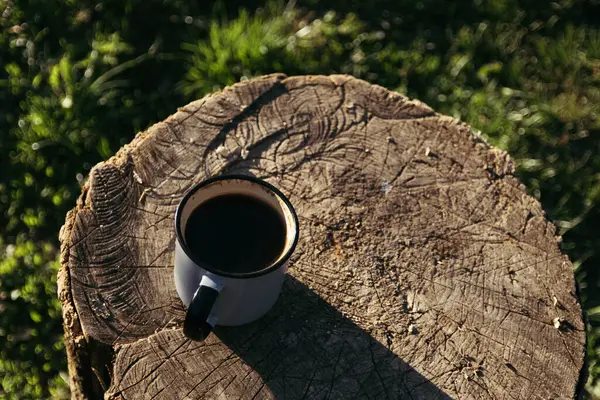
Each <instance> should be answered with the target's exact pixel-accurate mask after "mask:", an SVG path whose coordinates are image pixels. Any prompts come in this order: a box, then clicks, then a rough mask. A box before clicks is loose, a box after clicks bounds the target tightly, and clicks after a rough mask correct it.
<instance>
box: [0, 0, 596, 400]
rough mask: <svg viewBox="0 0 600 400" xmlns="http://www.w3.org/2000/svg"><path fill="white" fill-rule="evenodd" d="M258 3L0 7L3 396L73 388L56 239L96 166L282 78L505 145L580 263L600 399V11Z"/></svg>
mask: <svg viewBox="0 0 600 400" xmlns="http://www.w3.org/2000/svg"><path fill="white" fill-rule="evenodd" d="M245 4H246V7H248V8H247V10H241V11H240V10H238V6H237V5H236V4H235V3H232V2H228V3H226V4H225V3H218V4H216V5H214V7H213V6H208V7H207V6H206V5H205V4H204V5H199V4H196V3H190V2H187V1H183V0H165V1H162V2H153V3H150V2H144V1H141V0H127V1H116V0H110V1H104V2H101V3H100V2H97V1H80V0H68V1H62V2H61V1H57V0H52V1H50V0H47V1H43V0H30V1H24V0H12V1H8V0H0V105H1V112H0V226H2V227H3V228H2V230H1V232H0V310H2V312H1V313H0V398H8V399H13V398H14V399H17V398H18V399H21V398H24V399H27V398H31V399H37V398H47V397H50V396H53V397H56V398H64V397H65V396H67V392H66V386H65V383H64V379H62V378H61V376H64V375H65V372H64V371H66V361H65V356H64V350H63V345H62V341H61V335H62V328H61V321H60V310H59V307H60V305H59V303H58V301H57V299H56V282H55V281H56V279H55V276H56V270H57V268H58V262H57V257H58V255H57V248H58V240H57V232H58V230H59V228H60V226H61V224H62V222H63V221H64V216H65V213H66V212H67V211H68V210H69V209H70V208H71V207H72V206H73V205H74V202H75V198H76V197H77V195H78V193H79V191H80V185H81V184H82V183H83V181H84V179H85V176H86V174H87V172H88V171H89V169H90V168H91V166H93V165H94V164H95V163H96V162H98V161H100V160H103V159H106V158H107V157H109V156H110V155H112V154H113V153H114V152H115V151H116V150H117V149H118V148H119V147H120V146H122V145H123V144H125V143H127V142H129V141H130V140H131V138H132V137H133V135H134V134H135V133H136V132H137V131H139V130H142V129H144V128H145V127H147V126H149V125H150V124H152V123H153V122H156V121H160V120H162V119H164V118H165V117H166V116H168V115H169V114H171V113H173V112H174V111H175V110H176V109H177V107H178V106H181V105H184V104H186V103H187V102H189V101H191V100H193V99H196V98H199V97H201V96H203V95H204V94H206V93H210V92H213V91H215V90H217V89H219V88H222V87H223V86H225V85H229V84H232V83H234V82H237V81H240V80H244V79H248V78H251V77H253V76H258V75H262V74H265V73H270V72H284V73H287V74H288V75H296V74H331V73H348V74H352V75H354V76H357V77H359V78H363V79H366V80H368V81H371V82H373V83H378V84H380V85H383V86H385V87H387V88H389V89H392V90H397V91H399V92H402V93H405V94H407V95H408V96H411V97H414V98H418V99H420V100H422V101H424V102H426V103H428V104H429V105H430V106H432V107H434V108H435V109H436V110H437V111H439V112H442V113H446V114H449V115H452V116H454V117H456V118H460V119H462V120H464V121H465V122H468V123H469V124H471V125H472V126H473V127H474V128H475V129H478V130H480V131H481V132H482V135H483V136H484V137H486V138H487V139H488V140H489V141H490V142H491V143H493V144H495V145H497V146H499V147H501V148H503V149H505V150H507V151H508V152H509V153H510V154H511V155H512V156H513V158H514V159H515V160H516V161H517V165H518V173H519V176H520V178H521V179H522V180H523V182H524V183H525V184H526V185H527V187H528V189H529V191H530V193H532V194H533V195H534V196H536V197H538V198H539V199H540V200H541V201H542V204H543V206H544V209H545V210H546V212H547V214H548V217H549V218H550V219H552V220H554V221H555V222H556V223H557V225H558V227H559V229H560V233H561V234H562V235H563V249H564V251H566V252H567V254H569V256H570V258H571V260H572V261H573V263H574V265H575V273H576V277H577V280H578V282H579V285H580V294H581V300H582V303H583V305H584V308H585V309H586V311H587V315H588V317H589V318H588V319H589V323H588V355H589V360H590V362H589V370H590V379H589V382H588V386H587V388H588V390H589V393H590V394H592V395H595V396H596V397H599V398H600V382H599V380H600V363H598V360H599V359H600V294H599V291H598V286H599V282H600V269H599V268H597V265H599V263H600V250H599V249H600V236H598V235H597V230H596V227H597V226H600V209H599V207H598V202H599V200H600V158H599V157H598V154H600V29H599V28H598V27H599V26H600V3H599V2H598V1H587V2H584V1H581V2H576V1H556V2H547V3H546V2H537V1H533V0H522V1H517V0H496V1H481V0H474V1H473V2H472V3H470V4H466V3H464V2H462V1H454V2H452V1H450V2H449V1H441V0H421V1H408V0H406V1H397V2H393V3H390V2H384V1H379V0H374V1H370V2H358V1H351V0H348V1H336V2H333V1H318V2H317V1H316V0H306V1H299V2H298V3H296V4H294V3H288V4H275V3H268V4H264V3H262V2H259V1H253V2H252V4H250V3H245ZM61 371H62V373H61Z"/></svg>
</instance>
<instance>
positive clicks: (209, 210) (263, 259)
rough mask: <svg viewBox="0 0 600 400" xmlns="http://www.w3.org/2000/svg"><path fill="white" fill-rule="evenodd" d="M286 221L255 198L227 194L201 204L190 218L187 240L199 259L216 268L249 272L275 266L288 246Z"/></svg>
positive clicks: (185, 237) (187, 225) (186, 228)
mask: <svg viewBox="0 0 600 400" xmlns="http://www.w3.org/2000/svg"><path fill="white" fill-rule="evenodd" d="M285 237H286V228H285V223H284V221H283V219H282V218H281V217H280V215H279V214H278V213H277V211H275V210H274V209H273V208H272V207H271V206H270V205H269V204H267V203H266V202H264V201H262V200H259V199H257V198H255V197H252V196H247V195H242V194H228V195H222V196H218V197H214V198H212V199H209V200H207V201H205V202H204V203H202V204H200V205H199V206H198V207H197V208H196V209H195V210H194V211H192V214H191V215H190V217H189V219H188V221H187V224H186V227H185V232H184V239H185V242H186V244H187V246H188V247H189V249H190V250H191V251H192V253H194V254H195V255H196V259H197V260H198V261H200V262H202V263H204V264H208V265H209V266H212V267H213V268H214V269H217V270H219V271H223V272H230V273H248V272H254V271H259V270H262V269H264V268H266V267H268V266H269V265H271V264H273V262H275V261H276V260H277V259H278V258H279V256H280V255H281V253H282V252H283V249H284V246H285Z"/></svg>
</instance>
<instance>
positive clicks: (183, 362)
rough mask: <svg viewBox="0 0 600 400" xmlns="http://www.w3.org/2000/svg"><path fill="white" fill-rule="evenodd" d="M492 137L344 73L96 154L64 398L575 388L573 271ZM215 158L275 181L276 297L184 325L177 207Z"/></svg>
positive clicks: (65, 248) (580, 351)
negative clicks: (290, 228) (235, 318)
mask: <svg viewBox="0 0 600 400" xmlns="http://www.w3.org/2000/svg"><path fill="white" fill-rule="evenodd" d="M513 172H514V169H513V164H512V162H511V160H510V158H509V157H508V155H507V154H505V153H504V152H502V151H500V150H497V149H495V148H492V147H490V146H489V145H487V144H486V143H485V142H484V141H483V140H482V139H480V138H479V137H478V136H477V135H475V134H474V133H473V132H472V131H471V129H470V128H469V127H468V126H466V125H464V124H462V123H460V122H458V121H456V120H454V119H452V118H449V117H446V116H442V115H439V114H437V113H435V112H434V111H433V110H432V109H430V108H429V107H428V106H426V105H425V104H423V103H420V102H418V101H415V100H409V99H407V98H406V97H403V96H401V95H399V94H397V93H393V92H390V91H388V90H386V89H384V88H382V87H379V86H376V85H371V84H368V83H366V82H364V81H360V80H357V79H354V78H352V77H348V76H329V77H326V76H304V77H291V78H287V77H285V76H283V75H281V74H275V75H269V76H265V77H262V78H257V79H254V80H251V81H248V82H244V83H240V84H237V85H235V86H233V87H230V88H227V89H225V90H224V91H222V92H219V93H216V94H213V95H209V96H207V97H205V98H203V99H202V100H198V101H195V102H193V103H191V104H189V105H187V106H186V107H183V108H181V109H179V110H178V112H177V113H176V114H174V115H172V116H171V117H169V118H168V119H166V120H165V121H163V122H160V123H158V124H156V125H154V126H152V127H150V128H149V129H148V130H147V131H146V132H142V133H140V134H138V135H137V136H136V138H135V139H134V140H133V142H132V143H131V144H129V145H126V146H124V148H122V149H121V150H120V151H119V152H118V154H117V155H116V156H114V157H113V158H111V159H110V160H108V161H106V162H104V163H101V164H99V165H97V166H96V167H94V168H93V169H92V171H91V173H90V177H89V181H88V183H87V184H86V186H85V188H84V191H83V194H82V196H81V198H80V200H79V202H78V204H77V206H76V208H75V209H74V210H73V211H72V212H70V213H69V214H68V215H67V221H66V224H65V226H64V227H63V229H62V230H61V243H62V269H61V272H60V274H59V286H60V287H59V290H60V297H61V301H62V303H63V316H64V320H65V338H66V347H67V354H68V357H69V370H70V372H71V379H72V390H73V398H86V397H89V398H102V397H104V398H106V399H200V398H210V399H217V398H223V399H236V398H240V399H263V398H264V399H271V398H286V399H288V398H289V399H295V398H310V399H323V398H332V399H350V398H372V399H379V398H412V399H433V398H440V399H442V398H465V399H471V398H472V399H479V398H482V399H490V398H492V399H494V398H497V399H500V398H502V399H504V398H507V399H537V398H539V399H548V398H573V397H574V396H575V394H576V388H577V383H578V379H579V377H580V373H581V370H582V366H583V362H584V350H585V331H584V324H583V321H582V316H581V308H580V305H579V303H578V300H577V296H576V293H575V282H574V278H573V268H572V265H571V263H570V262H569V260H568V258H567V257H566V256H565V255H563V254H562V253H561V251H560V248H559V242H560V237H558V236H557V234H556V230H555V227H554V226H553V225H552V224H551V223H549V222H548V221H547V220H546V219H545V215H544V211H543V210H542V208H541V206H540V204H539V202H538V201H537V200H536V199H534V198H533V197H531V196H529V195H527V193H526V191H525V188H524V186H523V185H522V184H521V183H519V181H518V180H517V179H516V178H515V177H514V175H513ZM226 173H241V174H251V175H255V176H257V177H259V178H262V179H265V180H267V181H269V182H270V183H272V184H274V185H275V186H277V187H278V188H279V189H281V190H282V192H283V193H284V194H285V195H286V196H288V197H289V198H290V200H291V201H292V203H293V204H294V205H295V207H296V210H297V212H298V214H299V218H300V225H301V226H300V228H301V233H300V242H299V244H298V247H297V249H296V252H295V254H294V256H293V257H292V261H291V266H290V270H289V275H288V278H287V280H286V282H285V284H284V289H283V292H282V294H281V297H280V299H279V300H278V302H277V304H276V306H275V307H274V309H273V310H271V311H270V312H269V313H268V314H267V315H266V316H265V317H263V318H262V319H260V320H259V321H257V322H254V323H252V324H249V325H246V326H242V327H235V328H223V327H217V329H216V330H215V332H214V333H213V334H212V335H211V336H210V337H209V338H208V339H207V340H206V341H205V342H203V343H198V342H193V341H190V340H188V339H186V338H185V337H184V336H183V334H182V331H181V325H182V321H183V317H184V315H185V309H184V307H183V305H182V304H181V301H180V300H179V298H178V296H177V293H176V291H175V286H174V282H173V267H172V265H173V250H174V241H175V232H174V213H175V209H176V207H177V204H178V202H179V200H180V199H181V197H182V196H183V195H184V193H185V192H186V191H187V190H188V189H189V188H190V187H192V186H193V185H194V184H196V183H198V182H200V181H202V180H204V179H206V178H208V177H210V176H215V175H219V174H226Z"/></svg>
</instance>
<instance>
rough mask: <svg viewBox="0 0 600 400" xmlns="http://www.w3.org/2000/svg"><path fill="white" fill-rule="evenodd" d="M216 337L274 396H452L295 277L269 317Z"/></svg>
mask: <svg viewBox="0 0 600 400" xmlns="http://www.w3.org/2000/svg"><path fill="white" fill-rule="evenodd" d="M215 334H216V335H217V336H218V337H219V339H221V341H222V342H223V343H224V344H225V345H227V346H228V347H229V348H230V349H231V350H232V351H233V352H234V353H235V354H236V355H237V356H239V357H240V358H241V359H242V360H243V361H244V362H245V363H247V364H248V365H249V366H250V367H251V368H252V369H253V370H254V371H256V372H258V373H259V374H260V376H261V377H262V380H263V383H264V384H265V385H266V386H268V388H269V389H270V391H271V392H272V393H273V395H274V396H275V397H276V398H281V399H284V398H285V399H296V398H310V399H317V398H318V399H329V398H332V399H349V398H377V399H383V398H412V399H449V398H450V397H449V396H448V395H446V394H445V393H444V392H443V391H441V390H440V389H439V388H437V387H436V386H435V385H434V384H433V383H431V382H429V380H427V379H426V378H425V377H423V376H422V375H421V374H419V373H418V372H417V371H416V370H414V369H413V368H412V367H411V366H410V365H408V364H407V363H406V362H405V361H403V360H401V359H400V358H398V357H397V356H396V355H395V354H394V353H392V352H391V351H390V350H389V349H388V348H387V347H386V346H385V345H383V344H382V343H380V342H378V341H377V340H375V339H374V338H373V337H372V336H371V335H370V334H369V333H368V332H366V331H365V330H363V329H362V328H360V327H359V326H357V325H356V324H355V323H353V322H352V321H351V320H350V319H349V318H347V317H345V316H344V315H342V313H340V312H339V311H338V310H337V309H335V308H334V307H332V306H331V305H330V304H328V303H327V302H326V301H325V300H323V299H322V298H321V297H319V296H318V295H317V294H316V293H314V292H313V291H312V290H311V289H310V288H308V287H307V286H306V285H304V284H303V283H302V282H300V281H298V280H296V279H295V278H294V277H292V276H291V275H288V277H287V279H286V282H285V284H284V288H283V291H282V293H281V297H280V298H279V300H278V302H277V304H276V305H275V307H274V309H273V310H271V312H269V313H268V314H267V315H266V316H265V317H264V318H262V319H260V320H259V321H257V322H255V323H252V324H250V325H246V326H241V327H231V328H229V327H218V328H217V329H216V331H215Z"/></svg>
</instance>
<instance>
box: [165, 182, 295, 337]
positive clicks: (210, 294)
mask: <svg viewBox="0 0 600 400" xmlns="http://www.w3.org/2000/svg"><path fill="white" fill-rule="evenodd" d="M231 194H238V195H245V196H253V197H254V198H257V199H258V200H262V201H263V202H265V203H267V204H268V205H269V206H271V207H272V208H273V209H274V210H275V211H276V212H277V213H278V214H279V216H280V217H281V218H282V220H283V221H285V227H286V229H285V235H286V237H285V244H284V248H283V251H282V253H281V255H280V256H279V258H278V259H277V260H275V262H273V263H272V264H270V265H265V266H264V268H262V269H260V270H256V271H252V272H246V273H232V272H227V271H223V270H220V269H218V267H215V266H212V265H208V264H206V263H204V262H202V260H200V259H198V256H197V255H196V253H194V249H190V248H189V247H188V245H187V244H186V241H185V237H184V235H183V233H184V232H185V228H186V224H187V222H188V219H189V217H190V215H191V214H192V211H194V210H195V209H196V208H197V207H198V206H199V205H200V204H202V203H203V202H205V201H207V200H209V199H213V198H215V197H218V196H223V195H231ZM175 229H176V232H177V240H176V243H175V268H174V269H175V272H174V273H175V286H176V288H177V293H178V294H179V297H180V298H181V301H182V302H183V304H185V306H186V307H187V308H188V310H187V313H186V317H185V322H184V324H183V331H184V334H185V335H186V336H188V337H189V338H191V339H194V340H204V338H206V336H208V334H209V333H210V332H211V330H212V328H213V327H214V326H215V325H223V326H237V325H243V324H247V323H249V322H252V321H255V320H256V319H258V318H260V317H262V316H263V315H264V314H266V313H267V311H269V310H270V309H271V307H273V305H274V304H275V302H276V301H277V298H278V297H279V292H280V291H281V287H282V285H283V280H284V278H285V274H286V272H287V267H288V262H289V259H290V256H291V255H292V253H293V252H294V249H295V247H296V244H297V243H298V233H299V229H298V217H297V216H296V212H295V211H294V208H293V207H292V204H291V203H290V201H289V200H288V199H287V198H286V197H285V196H284V195H283V194H282V193H281V192H280V191H279V190H277V189H276V188H275V187H274V186H272V185H270V184H269V183H267V182H265V181H263V180H260V179H258V178H254V177H249V176H242V175H224V176H219V177H215V178H211V179H208V180H206V181H204V182H201V183H200V184H198V185H196V186H194V187H193V188H192V189H191V190H190V191H189V192H188V193H187V194H186V195H185V196H184V198H183V199H182V200H181V203H180V204H179V207H178V208H177V213H176V215H175ZM231 251H236V249H231Z"/></svg>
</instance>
